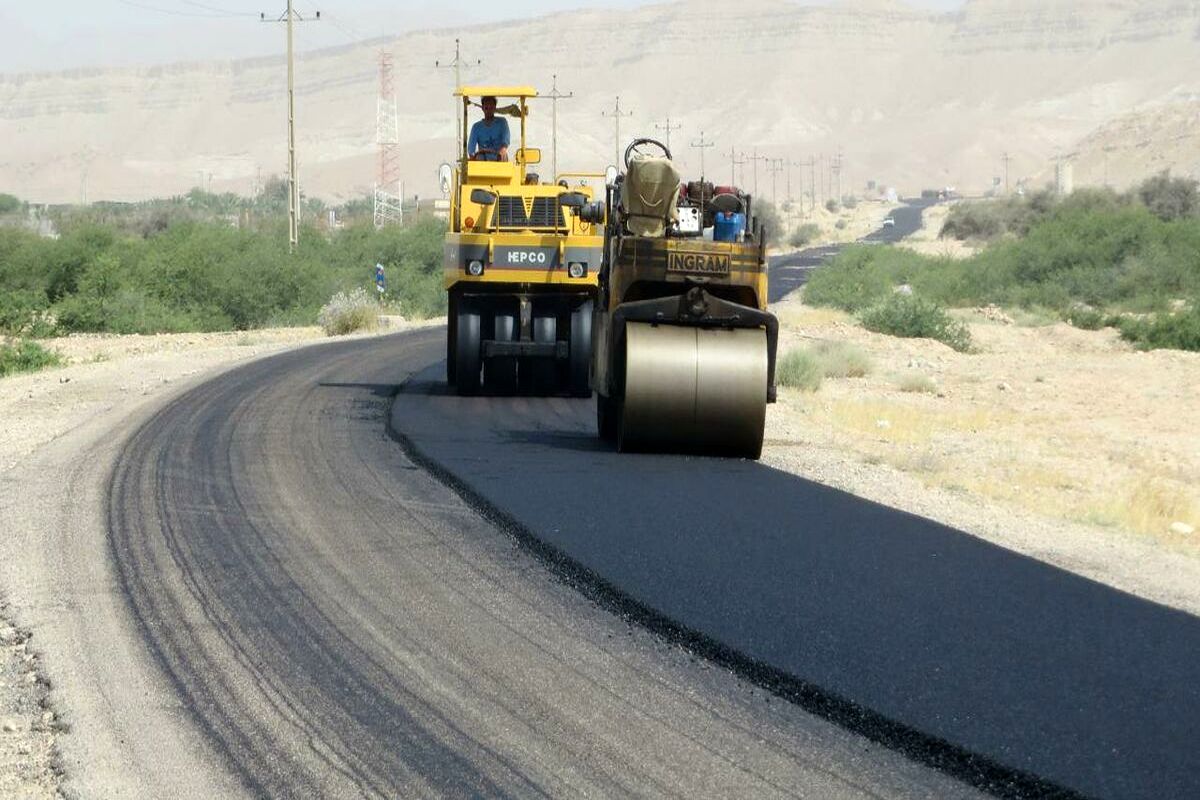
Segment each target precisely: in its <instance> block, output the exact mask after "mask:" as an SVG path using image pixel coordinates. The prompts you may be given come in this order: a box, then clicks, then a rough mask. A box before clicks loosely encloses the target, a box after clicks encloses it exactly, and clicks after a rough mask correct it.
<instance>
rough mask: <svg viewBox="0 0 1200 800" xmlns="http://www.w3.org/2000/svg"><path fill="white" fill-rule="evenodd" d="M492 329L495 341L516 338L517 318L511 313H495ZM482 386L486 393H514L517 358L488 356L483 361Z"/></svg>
mask: <svg viewBox="0 0 1200 800" xmlns="http://www.w3.org/2000/svg"><path fill="white" fill-rule="evenodd" d="M492 330H493V333H492V338H493V339H494V340H495V341H497V342H511V341H513V340H514V339H516V338H517V318H516V317H515V316H513V315H512V314H496V316H495V317H494V318H493V323H492ZM483 386H484V389H485V390H486V391H487V393H488V394H499V395H510V394H516V391H517V359H516V358H515V357H513V356H505V357H504V358H489V359H488V360H487V361H485V362H483Z"/></svg>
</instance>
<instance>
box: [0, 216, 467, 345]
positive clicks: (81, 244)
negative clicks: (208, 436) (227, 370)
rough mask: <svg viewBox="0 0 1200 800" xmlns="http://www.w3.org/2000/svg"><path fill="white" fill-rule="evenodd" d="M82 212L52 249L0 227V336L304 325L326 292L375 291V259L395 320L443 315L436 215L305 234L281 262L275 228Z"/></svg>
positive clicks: (49, 243)
mask: <svg viewBox="0 0 1200 800" xmlns="http://www.w3.org/2000/svg"><path fill="white" fill-rule="evenodd" d="M193 195H195V193H193ZM189 197H192V196H191V195H189ZM221 198H222V196H215V195H214V196H208V195H202V196H199V197H192V199H193V200H195V202H196V204H197V207H200V208H207V207H208V206H212V207H215V208H220V207H221V205H220V204H221V203H222V202H227V201H225V200H222V199H221ZM178 208H182V209H183V211H182V212H181V213H176V210H178ZM89 211H92V212H94V213H91V214H87V215H84V214H81V215H80V216H79V217H71V218H68V219H67V220H66V221H65V223H64V224H63V226H62V228H61V231H62V236H61V238H60V239H58V240H57V241H56V240H51V239H42V238H40V237H38V236H36V235H34V234H32V233H29V232H27V231H19V230H12V229H7V228H3V227H0V331H3V332H6V333H8V334H10V335H21V336H42V335H48V334H50V333H51V332H55V331H56V332H60V333H70V332H72V331H107V332H114V333H156V332H175V331H193V330H199V331H203V330H228V329H248V328H257V327H263V326H266V325H275V324H312V323H314V322H315V321H316V319H317V313H318V311H319V310H320V308H321V306H322V305H323V304H324V303H325V302H326V301H327V300H328V299H329V298H330V296H332V295H333V294H335V293H337V292H339V291H350V290H352V289H354V288H355V287H363V288H369V289H371V291H372V292H373V283H374V272H375V265H376V264H377V263H379V264H383V265H384V268H385V270H386V272H387V276H388V281H389V290H390V291H389V295H388V299H389V302H391V303H392V304H393V305H397V306H399V307H400V308H401V310H402V312H403V313H404V314H406V315H408V316H410V317H428V316H436V315H438V314H442V313H445V291H444V289H443V288H442V238H443V235H444V233H445V226H444V223H442V222H440V221H439V220H436V219H432V218H426V219H423V220H421V221H419V222H416V223H414V224H410V225H406V226H403V227H388V228H384V229H383V230H379V231H377V230H376V229H375V228H374V227H373V226H372V225H370V224H361V225H355V226H351V227H348V228H346V229H343V230H337V231H334V232H331V233H328V234H326V233H322V232H321V231H318V230H316V229H314V228H303V229H302V230H301V245H300V248H299V249H298V250H297V252H296V253H294V254H289V253H288V249H287V235H286V225H285V222H284V221H283V220H274V221H271V222H269V223H264V224H251V225H249V226H248V227H243V228H235V227H232V226H231V225H230V224H229V223H228V222H216V221H203V220H202V219H199V218H197V217H195V215H193V213H192V211H194V209H192V211H189V210H188V207H183V206H179V207H176V206H166V205H164V206H161V207H157V208H156V211H155V213H158V212H164V214H165V215H164V216H163V217H162V218H161V220H157V221H156V219H155V218H153V217H142V218H138V222H137V223H136V224H132V225H131V226H126V225H125V223H122V224H119V225H118V224H114V223H112V222H110V221H105V220H104V217H105V216H106V215H111V214H113V213H116V212H113V211H112V210H111V209H109V208H107V207H101V208H98V209H90V210H89ZM120 213H125V212H123V211H122V212H120ZM98 219H99V220H100V221H97V220H98ZM126 221H128V220H126ZM147 221H148V223H147ZM143 223H147V225H146V226H145V227H144V228H143V227H139V226H142V224H143ZM51 323H53V328H54V330H53V331H52V330H51V327H52V324H51Z"/></svg>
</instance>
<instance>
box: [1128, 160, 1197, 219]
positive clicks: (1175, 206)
mask: <svg viewBox="0 0 1200 800" xmlns="http://www.w3.org/2000/svg"><path fill="white" fill-rule="evenodd" d="M1136 194H1137V197H1138V199H1139V200H1141V201H1142V203H1143V205H1145V206H1146V208H1148V209H1149V210H1150V213H1152V214H1154V216H1156V217H1158V218H1159V219H1161V220H1163V221H1164V222H1170V221H1172V220H1177V219H1184V218H1187V217H1195V216H1196V215H1197V213H1198V212H1200V192H1197V188H1196V181H1194V180H1191V179H1190V178H1172V177H1171V173H1170V171H1168V170H1164V171H1162V172H1160V173H1159V174H1158V175H1155V176H1154V177H1152V178H1147V179H1146V180H1145V181H1143V182H1142V184H1141V185H1140V186H1138V187H1137V190H1136Z"/></svg>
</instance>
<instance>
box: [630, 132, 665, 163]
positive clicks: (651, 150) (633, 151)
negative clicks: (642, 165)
mask: <svg viewBox="0 0 1200 800" xmlns="http://www.w3.org/2000/svg"><path fill="white" fill-rule="evenodd" d="M634 156H642V157H643V158H658V157H660V156H662V157H666V158H668V159H669V158H670V157H671V151H670V150H668V149H667V146H666V145H665V144H663V143H662V142H660V141H658V140H657V139H634V140H633V141H632V142H630V143H629V147H626V148H625V169H629V162H630V161H632V160H633V157H634Z"/></svg>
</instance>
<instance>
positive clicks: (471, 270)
mask: <svg viewBox="0 0 1200 800" xmlns="http://www.w3.org/2000/svg"><path fill="white" fill-rule="evenodd" d="M467 274H468V275H470V276H472V277H474V278H478V277H479V276H480V275H482V274H483V262H482V261H479V260H475V261H471V262H470V263H468V264H467Z"/></svg>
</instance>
